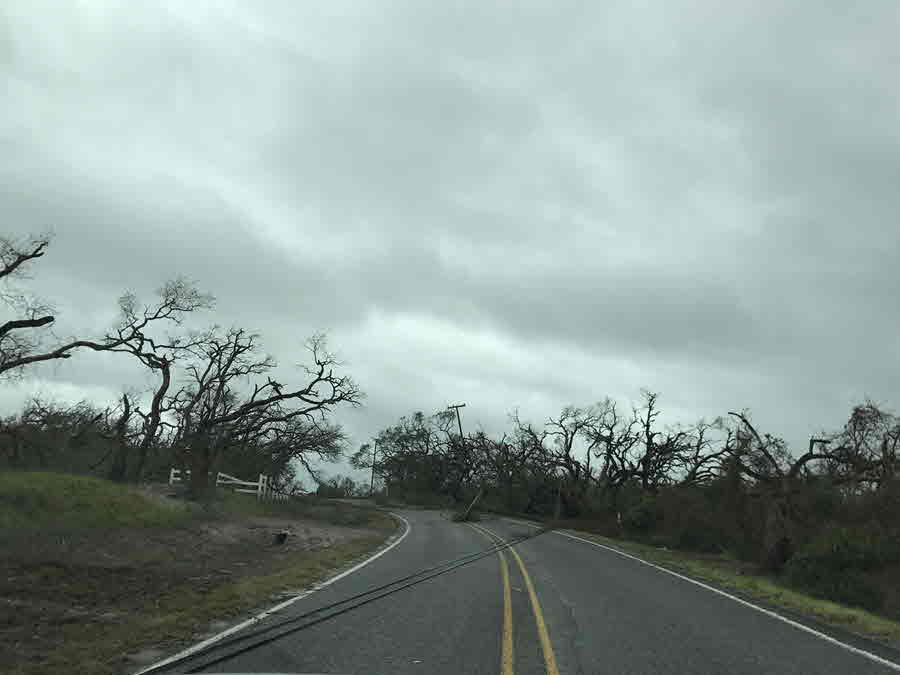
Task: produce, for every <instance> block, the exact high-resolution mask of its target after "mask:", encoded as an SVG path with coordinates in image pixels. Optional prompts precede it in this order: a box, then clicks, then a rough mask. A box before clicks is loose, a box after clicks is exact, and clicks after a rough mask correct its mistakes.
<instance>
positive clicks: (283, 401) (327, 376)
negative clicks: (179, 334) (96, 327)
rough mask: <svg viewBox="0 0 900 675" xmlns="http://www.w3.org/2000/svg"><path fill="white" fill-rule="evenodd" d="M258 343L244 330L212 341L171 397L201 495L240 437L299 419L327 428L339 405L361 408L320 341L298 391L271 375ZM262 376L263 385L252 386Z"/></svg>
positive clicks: (314, 341)
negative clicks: (322, 423) (329, 416)
mask: <svg viewBox="0 0 900 675" xmlns="http://www.w3.org/2000/svg"><path fill="white" fill-rule="evenodd" d="M257 342H258V336H256V335H255V334H252V333H248V332H247V331H246V330H244V329H241V328H232V329H230V330H228V331H226V332H225V333H223V334H221V335H211V336H210V337H209V338H208V339H207V340H206V341H205V342H204V343H203V344H201V345H200V346H199V347H197V348H196V349H194V352H195V354H196V356H197V359H196V361H195V362H193V363H191V364H190V365H189V366H188V368H187V371H188V375H189V379H190V384H189V385H188V386H187V387H185V388H183V389H182V390H180V391H179V392H177V393H176V394H175V396H174V397H173V402H172V407H173V409H174V410H175V412H176V413H177V416H178V425H179V426H178V430H177V443H178V447H179V448H181V449H182V450H183V451H184V452H185V453H186V454H187V456H188V458H189V464H190V466H191V491H192V493H193V494H194V495H195V496H198V497H199V496H203V495H204V494H205V493H206V492H207V490H208V488H209V476H210V472H211V471H213V470H214V468H215V466H216V464H217V461H218V459H219V458H220V457H221V454H222V452H223V450H224V449H225V448H227V447H229V446H230V445H233V444H235V443H237V442H239V439H240V438H242V437H250V436H253V435H254V434H263V433H264V432H265V431H266V430H268V429H272V428H274V427H276V426H277V425H281V424H286V423H288V422H290V421H291V420H294V419H297V418H304V419H306V420H309V421H316V420H319V421H323V420H324V419H325V415H326V413H328V412H329V411H331V410H332V409H334V408H335V407H336V406H338V405H341V404H349V405H359V403H360V401H361V399H362V393H361V392H360V390H359V388H358V387H357V385H356V383H355V382H353V380H352V379H350V378H349V377H347V376H339V375H336V374H335V372H334V369H335V367H337V366H339V365H340V364H339V363H338V361H337V360H336V358H335V357H334V355H333V354H331V353H330V352H328V350H327V348H326V345H325V339H324V337H323V336H322V335H316V336H313V337H312V338H311V339H310V340H308V341H307V349H308V351H309V353H310V356H311V358H312V363H313V365H312V366H304V367H303V372H304V373H305V375H306V377H307V381H306V383H305V384H304V385H303V386H301V387H298V388H293V389H291V388H288V387H287V386H286V385H284V384H282V383H281V382H279V381H277V380H275V379H273V378H272V377H271V376H269V373H270V372H271V370H272V369H273V368H274V367H275V361H274V359H272V358H271V357H270V356H267V355H261V354H259V353H258V349H257V347H258V346H257ZM262 375H265V376H266V379H265V382H254V381H253V379H254V378H255V377H258V376H262ZM242 387H243V389H242Z"/></svg>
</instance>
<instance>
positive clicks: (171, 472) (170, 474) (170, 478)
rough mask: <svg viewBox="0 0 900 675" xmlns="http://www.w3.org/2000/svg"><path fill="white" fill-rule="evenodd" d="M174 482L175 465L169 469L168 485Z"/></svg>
mask: <svg viewBox="0 0 900 675" xmlns="http://www.w3.org/2000/svg"><path fill="white" fill-rule="evenodd" d="M174 484H175V467H174V466H173V467H172V468H171V469H169V485H174Z"/></svg>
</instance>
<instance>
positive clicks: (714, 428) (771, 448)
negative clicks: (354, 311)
mask: <svg viewBox="0 0 900 675" xmlns="http://www.w3.org/2000/svg"><path fill="white" fill-rule="evenodd" d="M660 403H661V401H660V397H659V395H658V394H657V393H654V392H650V391H644V392H643V393H642V396H641V399H640V401H639V402H638V403H637V404H633V405H631V406H628V407H626V406H622V405H621V404H620V403H618V402H616V401H614V400H612V399H610V398H606V399H604V400H602V401H600V402H599V403H597V404H594V405H589V406H584V407H577V406H566V407H564V408H563V409H562V410H561V411H560V412H559V413H557V414H555V415H551V416H550V417H548V418H547V419H546V420H545V421H544V422H543V423H540V424H535V423H532V422H528V421H526V420H523V419H521V418H520V416H519V414H518V413H513V414H511V415H510V418H509V427H508V429H507V431H506V432H505V433H502V434H498V435H493V436H492V435H489V434H487V433H485V432H484V431H483V430H477V431H475V432H472V433H468V434H466V435H465V436H464V437H461V436H460V435H459V432H458V431H457V429H456V425H455V420H454V417H453V414H452V412H451V411H449V410H448V411H439V412H436V413H435V414H432V415H426V414H424V413H422V412H417V413H414V414H412V415H409V416H405V417H403V418H401V419H400V420H399V421H398V422H397V423H395V424H393V425H391V426H389V427H387V428H385V429H383V430H382V431H381V432H379V433H378V434H377V436H376V439H375V445H376V447H375V448H374V452H373V447H372V446H370V445H368V444H367V445H364V446H362V447H361V448H360V449H359V450H358V451H357V452H356V453H355V454H354V456H353V457H352V463H353V465H354V466H355V467H357V468H360V469H362V468H368V469H371V467H372V464H373V460H374V464H375V474H376V476H377V477H378V482H379V486H380V491H381V492H380V494H381V495H384V494H385V493H386V494H387V495H388V497H389V498H391V499H394V500H398V499H399V500H407V501H410V502H419V503H429V502H430V503H434V504H444V505H448V506H449V505H453V504H463V503H468V501H469V500H471V499H473V498H474V497H475V495H476V494H480V495H481V503H482V504H483V505H484V506H485V507H487V508H491V509H494V510H496V511H500V512H506V513H516V514H530V515H534V516H542V517H547V518H551V519H552V518H554V517H559V518H569V519H578V520H580V521H582V522H583V523H584V524H585V526H586V527H591V528H592V529H595V530H597V531H600V532H605V533H606V534H609V535H615V536H621V535H623V534H624V535H626V536H632V537H637V538H639V539H644V540H646V541H648V542H650V543H655V544H657V545H664V546H671V547H678V548H683V549H691V550H696V551H704V552H721V551H727V552H729V553H732V554H733V555H735V556H736V557H738V558H741V559H744V560H748V561H753V562H755V563H757V564H759V565H761V566H763V567H765V568H767V569H769V570H773V571H776V572H781V573H783V574H785V575H786V576H788V577H789V578H790V579H792V580H793V581H795V582H796V583H797V584H798V585H800V586H803V587H804V588H806V589H807V590H810V591H812V592H814V593H819V594H821V595H823V596H825V597H829V598H832V599H837V600H839V601H845V602H851V603H855V604H862V605H864V606H870V607H878V606H880V604H881V602H882V598H881V596H882V593H881V590H880V589H879V584H880V583H883V582H880V581H878V580H877V579H874V580H873V577H872V575H873V574H875V575H876V576H877V573H876V572H877V570H883V569H884V568H885V566H889V565H891V564H897V563H900V508H898V507H900V475H898V469H900V458H898V448H900V419H898V417H897V416H895V415H894V414H892V413H890V412H888V411H885V410H884V409H882V408H881V407H879V406H878V405H876V404H875V403H873V402H870V401H867V402H864V403H861V404H860V405H857V406H854V407H853V408H852V410H851V411H850V414H849V417H848V419H847V420H846V421H845V422H844V424H843V425H841V426H840V427H839V428H836V429H835V430H834V431H832V432H830V433H826V434H821V435H818V436H815V437H813V438H811V439H810V440H809V443H808V446H807V447H804V448H802V449H801V451H800V452H796V453H795V452H791V450H790V449H789V448H788V446H787V444H786V443H785V441H784V440H783V439H781V438H779V437H777V436H776V435H773V434H771V433H767V432H765V431H764V430H762V429H759V428H758V427H757V425H756V424H754V422H753V421H752V419H751V416H750V414H749V413H748V412H747V411H746V410H741V411H731V412H728V413H727V414H725V415H723V416H722V417H720V418H717V419H715V420H711V421H708V420H700V421H699V422H697V423H695V424H692V425H676V426H663V425H661V424H660V421H659V417H660V412H661V408H660Z"/></svg>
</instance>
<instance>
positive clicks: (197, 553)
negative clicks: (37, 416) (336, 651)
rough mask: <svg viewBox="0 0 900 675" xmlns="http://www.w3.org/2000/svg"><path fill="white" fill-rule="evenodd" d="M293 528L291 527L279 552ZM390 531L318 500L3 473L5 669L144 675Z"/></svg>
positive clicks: (350, 509)
mask: <svg viewBox="0 0 900 675" xmlns="http://www.w3.org/2000/svg"><path fill="white" fill-rule="evenodd" d="M285 526H287V527H295V528H296V530H297V532H296V533H295V536H292V537H291V538H290V539H289V540H288V541H289V544H288V545H286V546H283V547H278V546H275V545H274V544H272V541H271V532H272V530H274V529H281V528H283V527H285ZM394 528H395V523H394V521H393V520H392V519H391V518H389V517H388V516H386V515H385V514H383V513H381V512H379V511H375V510H373V509H364V508H360V507H356V506H351V505H346V504H335V503H328V502H321V501H319V500H315V499H303V500H297V501H291V502H265V503H260V502H258V501H256V499H255V498H254V497H252V496H250V495H240V494H231V493H229V494H224V495H220V496H219V498H218V499H216V500H215V501H214V502H212V503H211V504H208V505H205V506H200V505H196V504H190V503H188V502H184V501H180V500H174V499H168V498H164V497H158V496H157V497H154V496H152V495H148V494H142V493H140V492H139V491H136V490H134V489H132V488H129V487H126V486H122V485H117V484H114V483H110V482H108V481H103V480H99V479H95V478H89V477H84V476H70V475H65V474H54V473H38V472H32V473H13V472H10V473H5V474H0V603H2V604H0V638H2V639H0V645H2V646H0V660H2V662H3V663H4V670H5V672H9V673H12V674H15V675H44V674H47V673H56V672H76V671H77V672H90V673H97V674H98V675H102V674H104V673H121V672H127V671H129V670H136V669H137V668H138V667H139V665H141V663H142V661H143V662H146V661H152V660H153V659H154V658H157V657H159V656H162V655H164V654H165V653H168V652H171V651H174V650H176V649H177V648H178V647H179V646H181V645H183V644H185V642H190V641H191V640H193V639H195V638H197V637H198V636H199V635H201V634H203V633H206V632H209V628H210V625H211V622H214V621H215V622H219V626H218V627H221V624H222V623H227V622H229V621H230V622H232V623H233V622H234V621H235V620H236V618H237V617H241V616H244V615H246V614H247V613H248V612H249V611H251V610H253V609H255V608H258V607H260V606H268V605H271V604H273V600H274V598H273V596H275V595H276V594H278V593H286V592H293V591H296V590H298V589H301V588H303V587H305V586H308V585H310V584H312V583H314V582H315V581H318V580H321V579H322V578H324V577H326V576H327V575H328V574H329V573H330V572H333V571H334V570H335V569H337V568H340V567H342V566H345V565H347V564H349V563H350V562H351V561H353V560H355V559H357V558H360V557H362V556H364V555H365V554H367V553H368V552H370V551H372V550H373V549H375V548H377V547H378V546H379V545H380V544H381V543H382V542H383V541H384V540H385V539H386V538H387V537H388V536H389V535H390V533H391V532H393V530H394ZM149 647H153V649H148V648H149ZM141 650H143V651H144V652H145V653H144V656H143V658H142V659H141V658H138V659H137V660H129V659H128V658H126V657H127V656H128V655H130V654H134V653H135V652H139V651H141ZM7 669H8V670H7Z"/></svg>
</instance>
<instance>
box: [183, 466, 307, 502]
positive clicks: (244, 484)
mask: <svg viewBox="0 0 900 675" xmlns="http://www.w3.org/2000/svg"><path fill="white" fill-rule="evenodd" d="M190 475H191V470H190V469H176V468H174V467H172V468H171V469H169V485H174V484H175V483H184V482H186V481H187V480H188V479H189V478H190ZM216 487H224V488H227V489H230V490H233V491H234V492H243V493H245V494H251V495H256V498H257V499H260V500H265V501H273V502H283V501H287V500H288V499H290V498H291V496H290V495H289V494H288V493H287V492H282V491H281V490H275V489H274V488H273V487H272V486H271V479H270V478H269V477H268V476H267V475H265V474H263V473H261V474H259V478H258V479H257V480H255V481H253V480H243V479H241V478H237V477H236V476H230V475H228V474H227V473H222V472H221V471H219V472H218V473H217V474H216Z"/></svg>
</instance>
